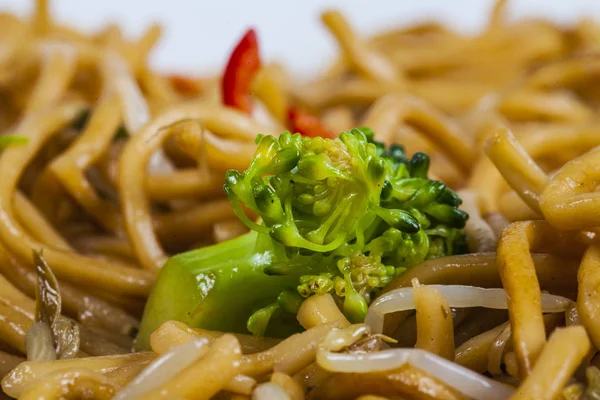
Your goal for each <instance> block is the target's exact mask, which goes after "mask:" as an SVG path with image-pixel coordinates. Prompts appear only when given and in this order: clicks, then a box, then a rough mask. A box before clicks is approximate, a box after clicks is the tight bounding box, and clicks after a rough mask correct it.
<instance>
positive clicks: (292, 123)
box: [288, 107, 336, 139]
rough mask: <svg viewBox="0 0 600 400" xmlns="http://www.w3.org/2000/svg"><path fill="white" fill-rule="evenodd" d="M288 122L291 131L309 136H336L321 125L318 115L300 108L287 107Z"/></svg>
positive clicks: (329, 137) (331, 137) (330, 137)
mask: <svg viewBox="0 0 600 400" xmlns="http://www.w3.org/2000/svg"><path fill="white" fill-rule="evenodd" d="M288 122H289V127H290V130H291V132H292V133H301V134H302V135H304V136H308V137H311V138H314V137H318V136H320V137H322V138H328V139H333V138H335V137H336V135H335V134H334V133H333V132H332V131H330V130H329V129H328V128H327V127H326V126H325V125H323V123H322V122H321V120H320V119H319V118H318V117H316V116H314V115H312V114H311V113H309V112H308V111H305V110H302V109H300V108H296V107H290V108H289V110H288Z"/></svg>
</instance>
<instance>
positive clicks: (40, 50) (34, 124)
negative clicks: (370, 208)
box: [0, 0, 600, 400]
mask: <svg viewBox="0 0 600 400" xmlns="http://www.w3.org/2000/svg"><path fill="white" fill-rule="evenodd" d="M505 14H506V11H505V4H504V2H503V1H499V2H498V3H497V4H496V6H495V8H494V9H493V11H492V13H491V16H490V20H489V23H488V25H487V27H486V28H485V29H484V30H483V32H481V33H480V34H479V35H477V36H464V35H461V34H459V33H456V32H454V31H451V30H449V29H448V28H446V27H444V26H441V25H439V24H436V23H425V24H420V25H415V26H410V27H403V28H399V29H396V30H393V31H390V32H386V33H383V34H380V35H378V36H376V37H372V38H365V37H363V36H361V35H359V34H358V33H357V32H355V30H354V29H353V28H352V26H351V25H350V23H349V21H347V20H346V19H345V18H344V17H343V16H342V15H341V14H340V13H338V12H336V11H330V12H326V13H324V14H323V17H322V19H323V22H324V25H325V26H326V28H327V29H328V30H329V32H330V33H331V34H332V35H333V36H334V37H335V39H336V40H337V42H338V44H339V48H340V57H339V58H338V60H337V61H336V62H335V63H334V64H333V66H332V67H331V68H330V69H329V70H328V71H326V72H325V73H324V74H323V75H322V76H321V77H319V78H318V79H316V80H314V81H312V82H310V83H308V84H307V83H306V82H299V81H296V80H294V79H293V78H292V77H289V76H288V75H287V74H286V72H285V71H284V70H283V69H282V68H281V67H280V66H279V65H277V64H268V65H266V66H263V67H262V69H261V71H260V76H261V79H260V81H259V82H257V83H256V85H255V87H254V89H253V91H254V95H255V97H256V99H257V101H259V102H260V103H262V105H263V106H264V107H262V108H263V111H264V112H263V113H262V114H261V115H255V116H254V117H251V116H249V115H247V114H244V113H241V112H239V111H237V110H234V109H231V108H227V107H225V106H223V105H222V103H221V99H220V90H219V88H220V85H219V79H220V77H218V76H217V77H213V78H208V79H193V78H186V77H177V76H165V75H162V74H160V73H158V72H156V71H154V70H152V69H150V68H149V67H148V62H147V58H148V54H149V52H150V51H151V50H152V47H153V46H154V44H155V43H156V41H157V40H158V39H159V37H160V34H161V29H160V27H158V26H151V27H150V28H148V30H147V31H146V32H145V33H144V34H143V35H142V36H141V37H139V38H135V39H133V40H129V39H126V38H124V37H123V35H122V33H121V30H120V28H119V27H118V26H114V25H110V26H107V27H106V28H105V29H103V30H102V31H100V32H97V33H95V34H93V35H84V34H81V33H80V32H79V31H77V30H74V29H72V28H69V27H65V26H62V25H58V24H56V23H55V22H54V21H53V20H52V19H51V16H50V15H49V13H48V4H47V3H46V1H42V0H40V1H38V2H37V7H36V10H35V13H34V15H33V16H32V18H30V19H19V18H17V17H15V16H12V15H6V14H2V15H0V132H1V133H2V135H19V136H22V137H25V138H27V143H26V144H24V145H15V146H7V147H6V148H5V149H4V150H3V151H2V153H1V154H0V377H3V379H2V389H3V392H4V393H6V394H5V395H0V396H10V397H15V398H19V399H27V400H30V399H63V398H67V399H75V398H86V399H92V398H93V399H111V398H115V399H119V400H125V399H208V398H213V397H214V398H218V399H250V398H253V399H259V400H262V399H276V400H277V399H292V400H299V399H304V398H311V399H354V398H360V399H362V400H367V399H372V400H374V399H382V398H390V399H466V398H476V399H486V400H494V399H506V398H511V399H555V398H562V399H583V398H584V396H585V398H590V399H591V398H599V397H592V396H594V395H595V396H599V395H598V392H599V391H600V389H599V388H598V370H597V368H595V367H596V366H600V357H597V356H596V354H597V349H600V244H599V242H598V240H597V237H596V235H597V229H598V228H597V227H599V226H600V194H596V189H597V187H598V184H599V183H600V147H596V146H598V145H600V119H599V113H598V110H599V106H600V25H596V24H595V23H593V22H591V21H587V20H584V21H581V22H580V23H578V24H576V25H573V26H570V27H560V26H556V25H553V24H551V23H549V22H546V21H540V20H525V21H516V22H514V21H509V20H508V19H507V17H506V15H505ZM290 101H293V102H295V103H297V104H301V105H302V107H304V108H306V109H308V110H310V111H311V112H313V113H314V114H315V115H317V116H319V118H321V120H322V121H323V123H324V124H326V125H327V126H328V127H329V128H330V129H331V130H332V131H335V132H341V131H344V130H347V129H349V128H351V127H354V126H369V127H370V128H372V129H373V130H374V131H375V132H376V134H377V137H378V138H379V140H381V141H384V142H386V143H388V144H389V143H401V144H403V145H405V146H406V148H407V152H408V153H409V154H411V153H414V152H415V151H425V152H427V153H429V154H430V155H431V156H432V157H431V159H432V165H431V172H432V175H433V176H434V177H435V178H436V179H440V180H442V181H443V182H445V183H447V184H448V185H449V186H451V187H452V188H453V189H456V190H458V191H459V193H460V195H461V197H462V198H463V199H464V204H463V206H462V207H463V208H464V210H465V211H467V212H468V213H469V214H470V219H469V222H468V224H467V227H466V231H467V234H468V235H469V246H470V251H471V254H468V255H461V256H452V257H445V258H438V259H433V260H428V261H426V262H424V263H423V264H420V265H418V266H415V267H414V268H411V269H410V270H408V271H407V272H406V273H404V274H402V275H400V276H399V277H398V278H396V279H395V280H394V281H393V282H392V283H391V284H390V285H389V286H388V287H387V288H386V289H385V290H384V293H383V294H382V295H381V296H380V297H379V298H378V299H377V300H375V301H374V303H373V304H372V305H371V307H370V310H369V313H368V316H367V319H366V321H365V324H359V325H350V324H349V323H348V322H347V321H346V319H345V318H344V317H343V315H341V313H340V312H339V310H337V308H336V307H335V304H334V302H333V301H332V300H331V298H330V297H327V296H316V297H311V298H310V299H309V300H307V301H306V302H305V303H304V304H303V306H302V309H301V310H300V313H299V315H298V319H299V320H300V322H301V323H302V325H303V326H304V327H305V328H307V330H306V331H304V332H303V333H301V334H297V335H294V336H291V337H289V338H287V339H285V340H283V341H279V340H275V339H269V338H256V337H251V336H246V335H237V334H236V335H234V334H227V333H221V332H212V331H205V330H200V329H192V328H190V327H187V326H185V325H183V324H181V323H179V322H176V321H170V322H167V323H165V324H163V325H162V326H161V327H160V328H159V329H157V330H156V331H155V332H154V333H153V334H152V336H151V338H150V343H151V347H152V351H151V352H142V353H132V352H131V350H130V349H131V348H132V338H133V337H135V333H136V329H137V327H138V324H139V318H140V316H141V311H142V308H143V305H144V301H145V297H146V296H147V295H148V293H149V291H150V289H151V287H152V285H153V282H154V279H155V276H156V272H157V269H158V268H159V267H160V265H162V263H163V262H164V261H165V259H166V258H167V257H168V256H169V255H171V254H176V253H178V252H181V251H185V250H188V249H192V248H198V247H201V246H205V245H208V244H210V243H214V242H219V241H223V240H227V239H230V238H232V237H235V236H237V235H239V234H241V233H243V232H245V228H244V227H243V226H242V225H240V223H239V222H238V221H237V220H236V219H235V218H234V215H233V212H232V210H231V209H230V207H229V204H228V202H227V200H226V198H225V196H224V194H223V192H222V189H221V187H222V182H223V172H224V171H225V170H227V169H230V168H236V169H244V168H245V166H246V165H247V164H248V162H249V160H250V159H251V157H252V155H253V153H254V142H253V139H254V137H255V135H256V134H257V133H259V132H262V133H272V134H278V133H280V132H282V131H284V130H285V127H284V121H283V120H282V118H283V117H282V113H281V112H278V111H277V110H282V105H284V104H286V102H290ZM2 138H3V137H2V136H0V144H1V143H2ZM7 138H8V136H7ZM39 249H43V257H44V259H45V260H46V261H47V262H48V265H49V266H50V267H51V268H52V271H53V272H54V274H55V275H56V277H57V279H58V282H57V284H58V285H59V287H60V297H61V303H62V308H60V309H57V310H55V312H56V313H57V316H58V319H57V320H56V321H57V323H59V322H60V323H62V324H67V325H65V326H68V327H69V329H71V331H77V332H78V335H79V336H78V341H79V342H78V343H79V346H78V347H77V351H75V352H73V354H70V357H63V359H60V360H57V361H36V356H35V355H36V354H39V352H41V351H43V350H44V349H43V347H42V348H35V347H31V346H26V340H25V338H26V336H27V335H33V334H37V333H36V332H37V331H38V330H40V329H42V330H43V327H40V326H39V325H37V324H34V321H35V320H36V301H35V297H36V290H38V288H37V283H36V282H38V280H37V279H38V278H37V275H38V274H39V273H40V269H39V267H40V266H39V265H37V266H38V270H37V272H36V269H35V268H34V258H35V256H34V255H33V254H32V250H39ZM38 261H39V260H38ZM413 310H416V313H415V312H414V311H413ZM61 314H62V316H61ZM69 324H70V325H69ZM32 332H33V333H32ZM67 350H68V348H67V349H65V352H67ZM65 354H66V353H65Z"/></svg>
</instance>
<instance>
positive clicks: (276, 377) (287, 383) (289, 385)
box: [271, 372, 306, 400]
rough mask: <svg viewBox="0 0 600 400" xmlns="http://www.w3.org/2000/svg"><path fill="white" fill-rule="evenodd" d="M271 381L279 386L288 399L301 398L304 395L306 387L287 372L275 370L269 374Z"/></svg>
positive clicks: (298, 399)
mask: <svg viewBox="0 0 600 400" xmlns="http://www.w3.org/2000/svg"><path fill="white" fill-rule="evenodd" d="M271 382H273V383H275V384H276V385H277V386H279V387H281V388H282V389H283V390H284V391H285V393H286V394H287V395H288V397H289V399H290V400H302V399H304V397H305V396H306V388H304V387H302V385H301V384H300V383H298V381H296V380H295V379H293V378H292V377H291V376H289V375H287V374H283V373H281V372H275V373H274V374H273V375H271Z"/></svg>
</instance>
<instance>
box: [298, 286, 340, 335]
mask: <svg viewBox="0 0 600 400" xmlns="http://www.w3.org/2000/svg"><path fill="white" fill-rule="evenodd" d="M296 318H297V319H298V322H300V325H302V326H303V327H304V329H310V328H312V327H315V326H318V325H321V324H326V323H328V322H337V323H339V324H340V326H348V325H350V322H348V320H347V319H346V317H345V316H344V314H342V312H341V311H340V309H339V308H338V306H337V304H335V300H334V299H333V297H332V296H331V295H330V294H329V293H327V294H324V295H315V296H311V297H309V298H308V299H306V300H304V302H303V303H302V305H301V306H300V309H299V310H298V315H297V317H296Z"/></svg>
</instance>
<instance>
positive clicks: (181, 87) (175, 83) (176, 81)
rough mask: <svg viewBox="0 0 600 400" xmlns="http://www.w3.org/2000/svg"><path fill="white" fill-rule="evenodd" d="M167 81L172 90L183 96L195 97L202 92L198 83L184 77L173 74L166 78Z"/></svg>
mask: <svg viewBox="0 0 600 400" xmlns="http://www.w3.org/2000/svg"><path fill="white" fill-rule="evenodd" d="M167 79H168V80H169V83H170V84H171V86H172V87H173V89H175V90H176V91H177V93H179V94H182V95H184V96H190V97H191V96H197V95H199V94H200V93H201V92H202V85H201V84H200V82H199V81H197V80H195V79H192V78H190V77H187V76H185V75H177V74H174V75H170V76H168V77H167Z"/></svg>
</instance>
